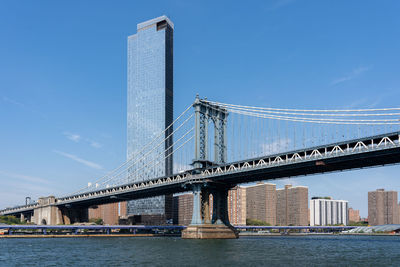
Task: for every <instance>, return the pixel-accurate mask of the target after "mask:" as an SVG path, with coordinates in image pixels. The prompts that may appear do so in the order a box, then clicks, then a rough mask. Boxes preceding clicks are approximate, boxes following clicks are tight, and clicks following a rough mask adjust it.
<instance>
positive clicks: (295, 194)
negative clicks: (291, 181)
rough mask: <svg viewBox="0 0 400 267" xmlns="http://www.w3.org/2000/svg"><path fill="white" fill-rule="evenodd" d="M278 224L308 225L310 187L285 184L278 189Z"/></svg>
mask: <svg viewBox="0 0 400 267" xmlns="http://www.w3.org/2000/svg"><path fill="white" fill-rule="evenodd" d="M276 203H277V204H276V224H277V225H308V187H306V186H294V187H292V185H285V188H283V189H278V190H276Z"/></svg>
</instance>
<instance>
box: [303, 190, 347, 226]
mask: <svg viewBox="0 0 400 267" xmlns="http://www.w3.org/2000/svg"><path fill="white" fill-rule="evenodd" d="M348 209H349V202H348V201H347V200H333V199H331V198H317V197H313V198H312V199H311V203H310V226H324V225H335V224H343V225H347V224H348V223H349V215H348V214H349V213H348Z"/></svg>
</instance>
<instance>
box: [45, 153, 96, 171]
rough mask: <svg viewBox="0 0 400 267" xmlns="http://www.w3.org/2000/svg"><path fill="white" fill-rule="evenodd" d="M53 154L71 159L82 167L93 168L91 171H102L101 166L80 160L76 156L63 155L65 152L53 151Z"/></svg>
mask: <svg viewBox="0 0 400 267" xmlns="http://www.w3.org/2000/svg"><path fill="white" fill-rule="evenodd" d="M53 152H54V153H57V154H59V155H61V156H64V157H66V158H69V159H72V160H74V161H76V162H79V163H81V164H83V165H85V166H87V167H90V168H93V169H97V170H102V169H103V167H102V166H101V165H99V164H97V163H94V162H91V161H88V160H85V159H81V158H80V157H78V156H76V155H73V154H68V153H65V152H62V151H58V150H53Z"/></svg>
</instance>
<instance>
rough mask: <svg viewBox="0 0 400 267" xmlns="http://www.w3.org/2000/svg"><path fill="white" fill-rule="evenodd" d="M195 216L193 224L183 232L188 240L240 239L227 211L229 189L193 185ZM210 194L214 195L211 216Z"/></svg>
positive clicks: (183, 235) (183, 236)
mask: <svg viewBox="0 0 400 267" xmlns="http://www.w3.org/2000/svg"><path fill="white" fill-rule="evenodd" d="M192 188H193V192H194V196H193V216H192V222H191V224H190V225H189V226H188V227H187V228H186V229H185V230H183V231H182V238H187V239H228V238H238V233H237V232H236V231H235V229H234V228H233V227H232V226H231V225H230V223H229V219H228V213H227V212H228V210H227V196H228V189H227V188H213V189H212V190H210V188H208V187H205V186H204V184H194V185H192ZM210 193H211V194H212V195H213V215H212V220H211V218H210V217H211V216H210V203H209V202H210V201H209V199H210Z"/></svg>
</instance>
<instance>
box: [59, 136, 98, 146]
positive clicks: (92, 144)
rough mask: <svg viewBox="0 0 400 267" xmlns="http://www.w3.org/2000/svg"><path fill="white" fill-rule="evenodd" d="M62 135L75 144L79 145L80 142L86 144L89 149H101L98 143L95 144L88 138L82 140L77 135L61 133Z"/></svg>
mask: <svg viewBox="0 0 400 267" xmlns="http://www.w3.org/2000/svg"><path fill="white" fill-rule="evenodd" d="M63 135H64V136H65V137H66V138H68V139H69V140H71V141H73V142H75V143H79V142H80V141H83V142H85V143H88V144H89V145H90V146H91V147H94V148H101V147H102V146H103V145H102V144H100V143H99V142H96V141H94V140H92V139H89V138H84V137H82V136H81V135H80V134H77V133H70V132H63Z"/></svg>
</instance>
